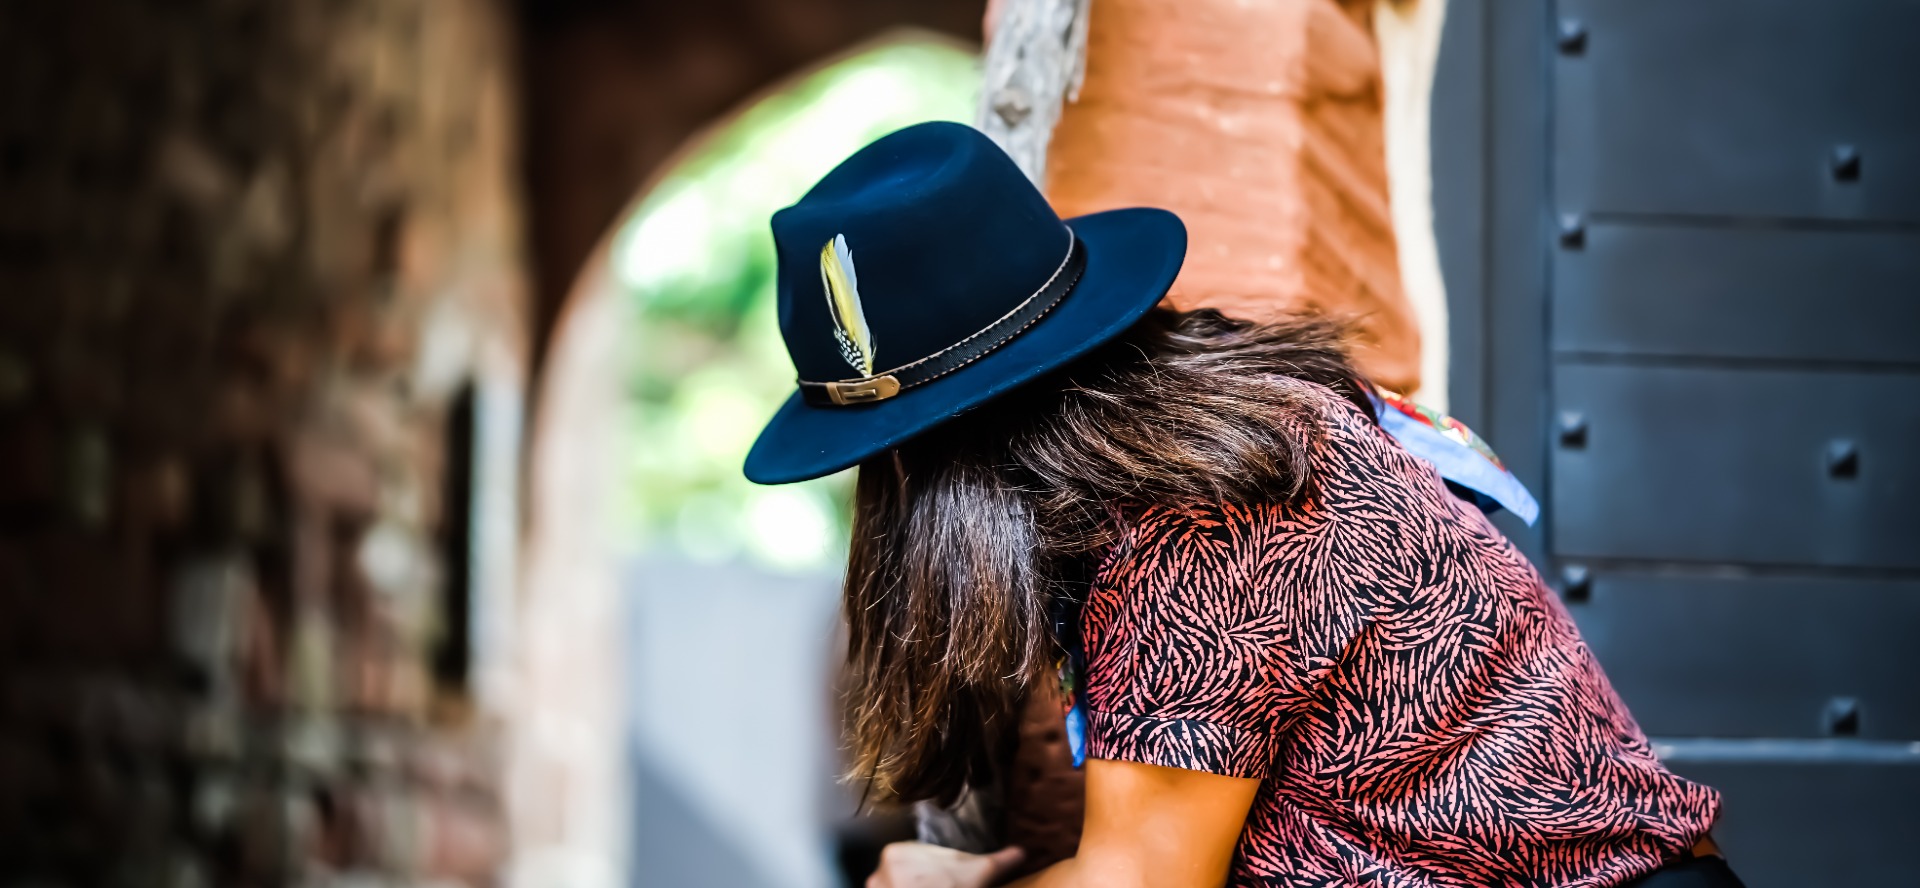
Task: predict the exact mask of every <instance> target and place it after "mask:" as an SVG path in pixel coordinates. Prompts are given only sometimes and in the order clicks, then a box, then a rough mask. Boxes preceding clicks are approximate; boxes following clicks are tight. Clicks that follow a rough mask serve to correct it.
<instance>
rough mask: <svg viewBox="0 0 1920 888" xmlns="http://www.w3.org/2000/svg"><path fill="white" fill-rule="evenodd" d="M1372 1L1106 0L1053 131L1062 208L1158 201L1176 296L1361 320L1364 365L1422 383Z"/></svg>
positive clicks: (1379, 375) (1051, 170)
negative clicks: (1172, 216)
mask: <svg viewBox="0 0 1920 888" xmlns="http://www.w3.org/2000/svg"><path fill="white" fill-rule="evenodd" d="M1372 12H1373V0H1346V2H1337V0H1272V2H1264V3H1245V2H1237V0H1182V2H1180V3H1166V2H1160V0H1098V3H1096V4H1095V5H1094V7H1093V12H1092V16H1091V20H1090V23H1089V31H1088V38H1087V57H1086V74H1085V81H1084V83H1083V84H1082V86H1081V89H1080V94H1079V98H1078V100H1077V101H1070V102H1068V103H1067V104H1066V107H1065V108H1064V110H1063V111H1062V113H1061V116H1060V121H1059V123H1058V125H1057V126H1056V128H1055V129H1054V131H1053V139H1052V145H1051V148H1050V149H1049V152H1048V156H1047V166H1046V170H1047V173H1046V188H1047V193H1048V196H1049V197H1050V198H1051V199H1052V200H1053V202H1054V204H1055V206H1056V207H1058V209H1059V210H1060V212H1061V213H1062V214H1063V215H1074V214H1079V213H1089V212H1094V211H1097V210H1104V209H1111V208H1115V207H1124V206H1135V205H1150V206H1161V207H1166V208H1168V209H1171V210H1173V211H1175V212H1177V213H1179V214H1180V216H1181V217H1182V218H1183V219H1185V220H1186V222H1187V226H1188V229H1189V231H1190V234H1191V237H1192V248H1191V251H1190V253H1189V254H1188V258H1187V265H1186V267H1185V269H1184V270H1183V271H1182V272H1181V275H1180V280H1179V281H1178V282H1177V283H1176V284H1175V286H1174V290H1173V293H1172V294H1171V296H1170V297H1169V298H1170V300H1171V302H1172V304H1174V305H1175V306H1178V307H1181V308H1193V307H1200V306H1211V307H1215V308H1219V309H1220V310H1222V311H1225V312H1227V313H1229V314H1233V315H1238V316H1243V317H1251V318H1264V317H1272V316H1275V315H1278V314H1282V313H1286V312H1292V311H1300V310H1313V311H1319V312H1323V313H1326V314H1328V315H1331V316H1333V317H1337V318H1340V319H1342V320H1345V321H1348V322H1350V323H1351V324H1352V325H1353V327H1354V331H1355V333H1356V338H1357V344H1356V358H1357V359H1358V360H1359V362H1360V365H1361V369H1362V370H1363V371H1365V372H1366V373H1367V374H1368V375H1370V376H1371V377H1373V378H1374V379H1375V380H1376V381H1378V382H1379V383H1380V384H1382V385H1385V386H1387V387H1388V388H1392V389H1395V390H1397V391H1403V392H1411V391H1413V390H1416V389H1418V388H1419V387H1420V381H1421V379H1420V328H1419V325H1418V322H1417V321H1416V318H1415V314H1414V311H1413V308H1412V306H1411V305H1410V304H1409V302H1408V300H1407V297H1406V294H1405V292H1404V291H1403V289H1402V287H1401V284H1400V273H1399V264H1398V258H1397V254H1396V246H1395V239H1394V229H1393V218H1392V213H1391V210H1390V205H1389V200H1388V190H1387V168H1386V146H1385V141H1386V140H1385V128H1384V123H1383V98H1382V95H1383V89H1382V85H1381V69H1380V58H1379V53H1378V50H1377V48H1376V46H1375V43H1374V39H1373V33H1372Z"/></svg>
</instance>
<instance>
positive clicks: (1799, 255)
mask: <svg viewBox="0 0 1920 888" xmlns="http://www.w3.org/2000/svg"><path fill="white" fill-rule="evenodd" d="M1916 282H1920V232H1914V231H1871V232H1870V231H1796V230H1787V229H1778V228H1694V227H1683V226H1667V225H1663V226H1642V225H1614V224H1595V225H1592V226H1590V227H1589V228H1588V229H1587V232H1586V244H1585V246H1584V248H1583V249H1579V250H1560V251H1557V253H1556V255H1555V257H1554V267H1553V292H1554V307H1553V308H1554V310H1553V344H1554V347H1555V348H1556V349H1557V350H1559V351H1561V352H1601V353H1609V354H1634V355H1685V356H1697V357H1716V358H1752V359H1767V358H1772V359H1786V360H1803V361H1844V362H1876V361H1879V362H1907V363H1915V362H1920V287H1916Z"/></svg>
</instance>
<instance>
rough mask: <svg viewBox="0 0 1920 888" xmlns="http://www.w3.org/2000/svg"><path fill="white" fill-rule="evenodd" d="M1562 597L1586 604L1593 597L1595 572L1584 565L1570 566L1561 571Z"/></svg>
mask: <svg viewBox="0 0 1920 888" xmlns="http://www.w3.org/2000/svg"><path fill="white" fill-rule="evenodd" d="M1560 597H1562V598H1565V599H1566V600H1568V601H1573V602H1585V601H1587V600H1588V599H1591V598H1592V597H1593V571H1592V570H1591V569H1589V568H1588V567H1587V566H1586V565H1584V564H1569V565H1567V566H1566V567H1563V568H1561V569H1560Z"/></svg>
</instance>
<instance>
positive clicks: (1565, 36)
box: [1559, 18, 1587, 55]
mask: <svg viewBox="0 0 1920 888" xmlns="http://www.w3.org/2000/svg"><path fill="white" fill-rule="evenodd" d="M1559 43H1560V52H1561V53H1562V54H1563V55H1580V54H1581V53H1584V52H1586V51H1587V26H1586V23H1585V22H1582V21H1580V20H1579V19H1571V18H1570V19H1561V20H1560V40H1559Z"/></svg>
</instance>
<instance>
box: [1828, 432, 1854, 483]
mask: <svg viewBox="0 0 1920 888" xmlns="http://www.w3.org/2000/svg"><path fill="white" fill-rule="evenodd" d="M1827 475H1828V476H1830V477H1834V478H1857V477H1859V476H1860V448H1859V447H1856V446H1854V443H1853V442H1852V441H1846V440H1840V441H1829V442H1827Z"/></svg>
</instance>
